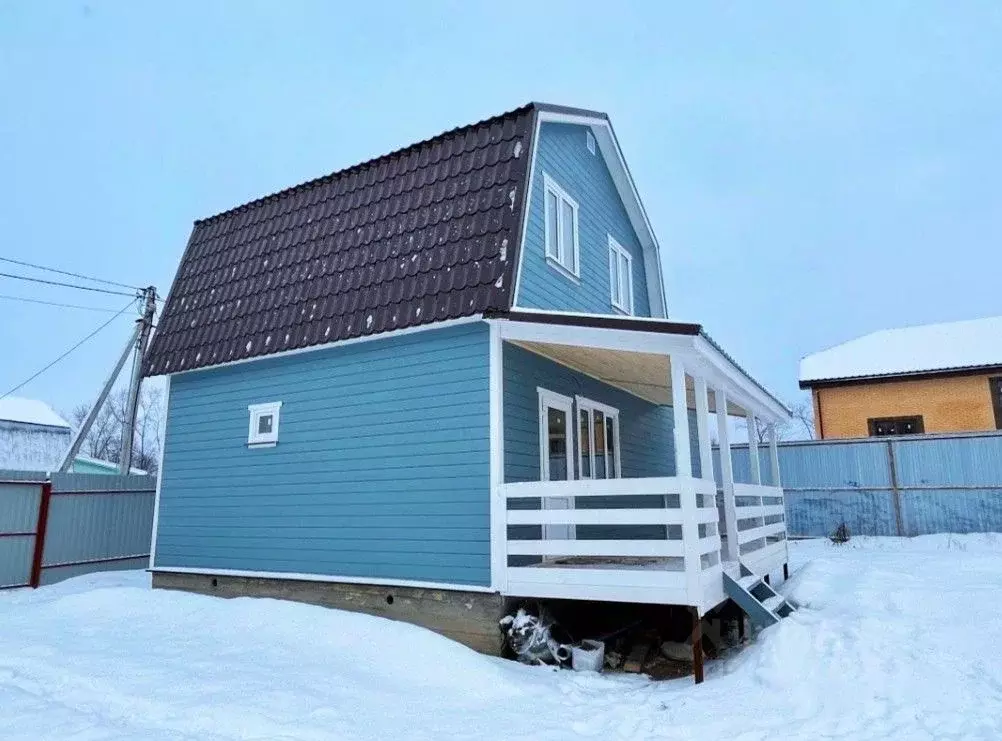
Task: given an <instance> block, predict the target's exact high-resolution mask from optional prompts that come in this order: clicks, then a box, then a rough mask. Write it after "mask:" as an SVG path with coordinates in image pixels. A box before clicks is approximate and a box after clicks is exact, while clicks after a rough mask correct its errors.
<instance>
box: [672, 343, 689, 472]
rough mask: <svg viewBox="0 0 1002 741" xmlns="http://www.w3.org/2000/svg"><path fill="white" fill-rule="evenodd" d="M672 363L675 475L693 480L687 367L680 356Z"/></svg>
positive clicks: (675, 356)
mask: <svg viewBox="0 0 1002 741" xmlns="http://www.w3.org/2000/svg"><path fill="white" fill-rule="evenodd" d="M668 362H669V363H671V404H672V414H673V415H674V417H673V418H674V422H675V429H674V434H675V475H676V476H680V477H685V478H692V450H691V449H690V446H689V409H688V406H687V403H686V398H685V366H684V365H682V359H681V358H680V357H679V356H678V355H672V356H670V357H669V359H668Z"/></svg>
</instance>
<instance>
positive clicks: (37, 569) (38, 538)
mask: <svg viewBox="0 0 1002 741" xmlns="http://www.w3.org/2000/svg"><path fill="white" fill-rule="evenodd" d="M51 497H52V482H51V481H46V482H45V483H44V484H42V495H41V496H40V497H39V499H38V519H37V521H36V522H35V550H34V553H32V556H31V577H30V579H29V580H28V584H30V585H31V588H32V589H37V588H38V585H39V584H41V583H42V556H43V555H45V533H46V531H47V530H48V529H49V499H50V498H51Z"/></svg>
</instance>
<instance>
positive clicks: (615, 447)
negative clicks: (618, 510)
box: [538, 388, 623, 481]
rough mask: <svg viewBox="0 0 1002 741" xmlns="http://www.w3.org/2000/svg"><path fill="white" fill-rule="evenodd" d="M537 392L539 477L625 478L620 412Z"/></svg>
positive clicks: (582, 399)
mask: <svg viewBox="0 0 1002 741" xmlns="http://www.w3.org/2000/svg"><path fill="white" fill-rule="evenodd" d="M538 392H539V453H540V478H541V479H542V480H543V481H568V480H571V479H618V478H622V475H623V469H622V461H621V458H620V444H619V410H618V409H616V408H615V407H611V406H608V405H606V404H602V403H600V402H597V401H593V400H592V399H588V398H585V397H583V396H576V397H574V398H573V399H572V398H571V397H569V396H564V395H562V394H558V393H556V392H553V391H550V390H548V389H544V388H539V389H538Z"/></svg>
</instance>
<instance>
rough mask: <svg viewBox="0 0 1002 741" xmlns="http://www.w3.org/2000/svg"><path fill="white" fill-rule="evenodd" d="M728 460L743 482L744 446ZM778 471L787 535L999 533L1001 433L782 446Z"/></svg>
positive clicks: (766, 470) (747, 476) (766, 473)
mask: <svg viewBox="0 0 1002 741" xmlns="http://www.w3.org/2000/svg"><path fill="white" fill-rule="evenodd" d="M759 454H760V456H761V462H762V465H761V470H762V476H763V478H764V479H765V481H763V483H772V482H771V481H770V480H769V479H770V478H771V475H770V467H769V465H768V460H767V457H768V454H769V453H768V450H767V449H760V451H759ZM732 457H733V459H734V478H735V481H743V482H748V481H750V480H751V466H750V465H749V463H750V458H749V454H748V446H747V445H739V446H733V447H732ZM714 465H715V466H716V467H717V470H718V471H719V455H717V454H716V451H715V460H714ZM779 469H780V476H781V478H782V484H783V488H784V489H785V491H786V520H787V530H788V533H789V535H790V536H793V537H796V536H822V535H828V534H830V533H831V532H832V531H833V530H834V529H835V528H836V527H838V526H839V524H841V523H842V522H845V523H846V524H847V525H848V527H849V530H850V531H851V532H852V533H853V534H859V535H908V536H911V535H925V534H929V533H944V532H949V533H981V532H1002V433H970V434H955V435H921V436H909V437H896V438H866V439H857V440H824V441H797V442H784V443H780V445H779Z"/></svg>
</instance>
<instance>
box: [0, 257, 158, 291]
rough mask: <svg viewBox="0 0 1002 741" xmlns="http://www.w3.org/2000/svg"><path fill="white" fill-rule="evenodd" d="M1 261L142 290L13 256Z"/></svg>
mask: <svg viewBox="0 0 1002 741" xmlns="http://www.w3.org/2000/svg"><path fill="white" fill-rule="evenodd" d="M0 261H2V262H9V263H12V264H14V265H22V266H24V267H26V268H34V269H35V270H48V271H49V272H50V273H59V274H60V275H68V276H70V277H71V278H81V279H83V280H89V281H93V282H94V283H104V284H105V285H108V286H118V287H119V288H132V289H135V290H137V291H141V290H142V289H141V288H139V287H137V286H130V285H128V284H127V283H119V282H117V281H114V280H105V279H104V278H92V277H91V276H89V275H83V274H81V273H71V272H70V271H68V270H60V269H59V268H49V267H46V266H45V265H35V264H34V263H31V262H24V261H22V260H15V259H13V258H11V257H0Z"/></svg>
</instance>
